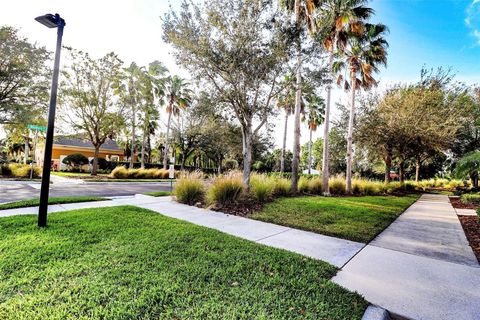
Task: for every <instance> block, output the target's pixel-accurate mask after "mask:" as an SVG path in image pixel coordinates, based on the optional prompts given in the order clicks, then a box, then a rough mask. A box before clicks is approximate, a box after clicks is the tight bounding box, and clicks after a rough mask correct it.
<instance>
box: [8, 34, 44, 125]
mask: <svg viewBox="0 0 480 320" xmlns="http://www.w3.org/2000/svg"><path fill="white" fill-rule="evenodd" d="M49 57H50V53H49V52H48V51H47V50H46V49H45V48H44V47H39V46H37V45H35V44H32V43H30V42H29V41H28V40H27V39H26V38H23V37H21V36H20V35H19V34H18V31H17V30H16V29H14V28H12V27H8V26H3V27H0V124H1V123H21V122H22V121H23V120H24V118H31V117H43V116H44V112H45V110H46V109H47V106H48V89H49V85H50V83H49V81H48V78H49V75H50V71H49V69H48V67H46V61H47V60H48V59H49ZM22 118H23V119H22ZM26 124H27V123H24V125H26Z"/></svg>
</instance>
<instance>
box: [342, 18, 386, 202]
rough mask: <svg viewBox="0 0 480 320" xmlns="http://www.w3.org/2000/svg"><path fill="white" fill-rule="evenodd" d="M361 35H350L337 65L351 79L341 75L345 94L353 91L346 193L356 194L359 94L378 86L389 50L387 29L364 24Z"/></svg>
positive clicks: (348, 136) (359, 33) (358, 33)
mask: <svg viewBox="0 0 480 320" xmlns="http://www.w3.org/2000/svg"><path fill="white" fill-rule="evenodd" d="M358 28H361V29H362V31H361V32H357V31H355V32H353V31H352V32H349V34H348V38H347V43H346V46H345V50H344V51H343V54H342V58H343V59H342V60H337V61H335V62H334V64H333V71H334V72H335V73H339V72H340V71H342V70H345V71H346V72H347V73H348V77H349V79H348V78H347V76H345V77H344V76H343V75H342V74H339V76H338V79H337V83H338V84H341V83H342V82H343V84H344V88H345V90H348V89H350V92H351V101H350V117H349V123H348V135H347V172H346V185H347V186H346V191H347V193H348V194H350V193H352V157H353V125H354V118H355V97H356V96H355V94H356V91H357V89H361V88H363V89H365V90H368V89H370V88H371V87H372V86H375V85H376V84H377V82H376V80H375V79H374V78H373V73H374V72H378V71H379V68H378V67H379V65H386V64H387V51H386V49H387V47H388V43H387V41H386V40H385V38H384V36H385V33H386V32H387V31H388V29H387V27H386V26H385V25H382V24H369V23H365V24H361V25H359V26H358Z"/></svg>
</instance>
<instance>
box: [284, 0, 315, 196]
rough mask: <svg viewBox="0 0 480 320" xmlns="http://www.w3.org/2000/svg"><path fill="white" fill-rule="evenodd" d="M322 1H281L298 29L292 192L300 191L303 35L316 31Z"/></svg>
mask: <svg viewBox="0 0 480 320" xmlns="http://www.w3.org/2000/svg"><path fill="white" fill-rule="evenodd" d="M321 3H322V1H321V0H280V6H281V7H283V8H284V9H285V10H286V11H287V12H290V13H293V14H294V17H295V24H296V29H297V34H298V36H297V39H296V42H297V43H296V44H297V66H296V95H295V112H294V141H293V161H292V192H297V191H298V167H299V164H300V119H301V117H300V116H301V108H302V103H301V100H302V60H303V59H302V43H301V33H302V32H303V31H305V30H306V31H308V32H310V33H313V32H315V31H316V10H317V8H318V7H319V6H320V4H321Z"/></svg>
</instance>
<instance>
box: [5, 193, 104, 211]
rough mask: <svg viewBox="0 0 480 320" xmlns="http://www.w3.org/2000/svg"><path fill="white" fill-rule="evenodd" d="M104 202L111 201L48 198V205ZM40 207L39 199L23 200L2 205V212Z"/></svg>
mask: <svg viewBox="0 0 480 320" xmlns="http://www.w3.org/2000/svg"><path fill="white" fill-rule="evenodd" d="M103 200H109V199H107V198H101V197H91V196H79V197H53V198H48V204H62V203H76V202H91V201H103ZM38 205H40V200H39V199H38V198H37V199H30V200H22V201H16V202H10V203H4V204H0V210H7V209H15V208H26V207H36V206H38Z"/></svg>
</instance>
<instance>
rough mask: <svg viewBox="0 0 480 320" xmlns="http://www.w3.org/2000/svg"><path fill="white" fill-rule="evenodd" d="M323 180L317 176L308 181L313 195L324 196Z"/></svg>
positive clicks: (309, 189)
mask: <svg viewBox="0 0 480 320" xmlns="http://www.w3.org/2000/svg"><path fill="white" fill-rule="evenodd" d="M322 183H323V182H322V178H321V177H319V176H316V177H314V178H311V179H310V180H309V181H308V192H309V193H311V194H317V195H321V194H322Z"/></svg>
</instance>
